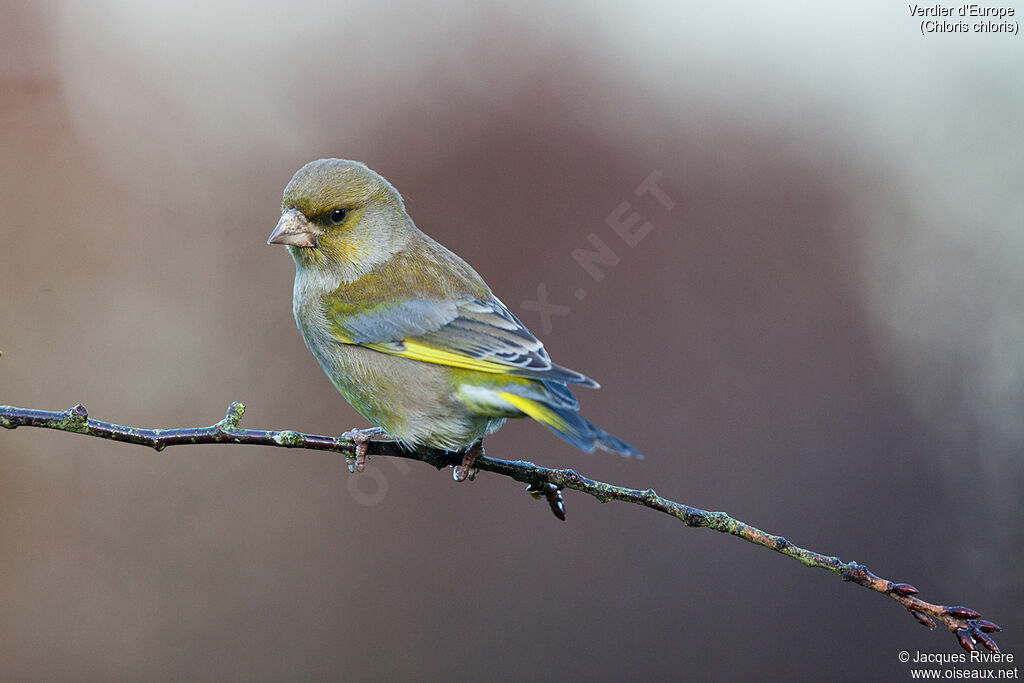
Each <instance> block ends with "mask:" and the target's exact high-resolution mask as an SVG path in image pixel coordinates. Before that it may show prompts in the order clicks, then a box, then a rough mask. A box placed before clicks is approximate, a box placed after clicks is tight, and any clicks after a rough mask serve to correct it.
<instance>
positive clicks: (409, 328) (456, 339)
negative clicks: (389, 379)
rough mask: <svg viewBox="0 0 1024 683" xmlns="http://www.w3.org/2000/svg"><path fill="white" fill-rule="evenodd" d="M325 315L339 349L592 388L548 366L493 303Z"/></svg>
mask: <svg viewBox="0 0 1024 683" xmlns="http://www.w3.org/2000/svg"><path fill="white" fill-rule="evenodd" d="M325 315H326V317H327V321H328V324H329V325H330V327H331V331H332V332H333V333H334V335H335V338H337V339H338V341H340V342H342V343H345V344H358V345H360V346H365V347H366V348H369V349H373V350H374V351H380V352H381V353H387V354H391V355H394V356H400V357H402V358H409V359H412V360H418V361H423V362H426V363H435V364H438V365H447V366H450V367H454V368H462V369H465V370H476V371H479V372H487V373H494V374H504V375H515V376H519V377H533V378H536V379H540V380H551V381H553V382H564V383H572V384H581V385H583V386H588V387H597V386H598V385H597V382H595V381H594V380H592V379H590V378H589V377H586V376H585V375H582V374H580V373H578V372H576V371H574V370H569V369H568V368H563V367H561V366H559V365H555V364H554V363H552V362H551V358H550V357H549V356H548V353H547V351H545V350H544V345H543V344H541V342H540V340H539V339H537V338H536V337H534V336H533V334H531V333H530V331H529V330H528V329H526V326H525V325H523V324H522V323H521V322H519V319H518V318H516V317H515V316H514V315H513V314H512V312H511V311H509V310H508V309H507V308H506V307H505V305H504V304H502V303H501V302H500V301H498V300H497V299H491V300H489V301H481V300H479V299H473V298H468V297H467V298H465V299H460V300H454V301H433V300H426V299H413V300H409V301H400V302H386V303H381V304H377V305H374V306H371V307H370V308H365V307H364V308H362V309H360V310H358V311H356V310H353V308H352V307H350V306H348V305H346V304H338V305H333V306H328V308H327V310H326V311H325ZM566 393H568V391H567V390H566ZM573 400H575V399H573Z"/></svg>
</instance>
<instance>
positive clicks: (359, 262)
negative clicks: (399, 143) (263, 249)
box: [267, 159, 415, 280]
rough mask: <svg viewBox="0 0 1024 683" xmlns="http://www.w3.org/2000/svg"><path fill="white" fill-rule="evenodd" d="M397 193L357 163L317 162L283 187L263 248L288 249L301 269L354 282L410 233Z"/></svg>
mask: <svg viewBox="0 0 1024 683" xmlns="http://www.w3.org/2000/svg"><path fill="white" fill-rule="evenodd" d="M414 229H415V228H413V227H412V223H411V221H410V220H409V217H408V216H407V215H406V213H405V206H404V204H403V203H402V197H401V195H399V194H398V191H397V190H395V188H394V187H392V186H391V183H389V182H388V181H387V180H385V179H384V178H382V177H381V176H380V175H378V174H377V173H374V172H373V171H371V170H370V169H369V168H367V167H366V166H365V165H364V164H361V163H359V162H358V161H348V160H345V159H319V160H317V161H311V162H309V163H308V164H306V165H305V166H303V167H302V168H300V169H299V170H298V172H296V174H295V175H294V176H293V177H292V179H291V182H289V183H288V186H287V187H286V188H285V189H284V198H283V200H282V201H281V219H280V220H279V221H278V222H277V227H275V228H274V231H273V232H272V233H271V234H270V237H269V238H268V239H267V244H283V245H286V246H287V247H288V251H290V252H291V254H292V257H293V258H294V259H295V262H296V263H297V264H298V265H299V267H319V268H335V269H338V270H339V271H340V272H341V273H343V274H344V275H345V276H346V277H345V278H344V279H348V280H351V279H355V278H356V277H358V276H359V275H360V274H362V273H365V272H367V271H369V270H370V269H371V268H372V267H373V266H374V265H376V264H377V263H380V262H382V261H383V260H385V259H387V258H388V257H390V256H391V255H392V254H394V253H395V252H396V251H398V250H399V249H401V247H402V246H403V245H404V243H405V241H406V239H407V238H408V233H409V232H410V230H414Z"/></svg>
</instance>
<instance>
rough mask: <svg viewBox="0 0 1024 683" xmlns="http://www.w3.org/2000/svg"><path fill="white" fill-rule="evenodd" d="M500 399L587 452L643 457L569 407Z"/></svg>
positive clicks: (513, 397) (518, 398) (510, 396)
mask: <svg viewBox="0 0 1024 683" xmlns="http://www.w3.org/2000/svg"><path fill="white" fill-rule="evenodd" d="M501 398H503V399H505V400H506V401H508V402H509V403H511V404H512V405H514V406H515V407H516V408H518V409H519V410H521V411H523V412H524V413H526V414H527V415H528V416H530V417H532V418H533V419H534V420H536V421H537V422H540V423H541V424H542V425H544V426H546V427H549V428H550V429H551V430H552V431H553V432H555V434H558V435H559V436H560V437H562V438H563V439H565V440H566V441H568V442H569V443H571V444H572V445H573V446H576V447H577V448H581V449H583V450H585V451H587V452H588V453H590V452H593V450H594V449H595V448H601V449H604V450H606V451H611V452H612V453H618V454H620V455H623V456H625V457H627V458H628V457H634V458H637V459H638V460H643V457H644V456H643V454H641V453H640V451H638V450H637V449H635V448H633V447H632V446H630V445H629V444H628V443H626V442H625V441H623V440H622V439H620V438H618V437H617V436H612V435H611V434H609V433H608V432H606V431H604V430H603V429H601V428H600V427H597V426H595V425H594V424H593V423H591V422H590V421H589V420H587V419H586V418H584V417H583V416H582V415H580V414H579V413H577V412H576V411H575V410H573V409H572V406H567V405H552V403H554V402H555V401H552V402H547V401H542V400H537V399H534V398H527V397H525V396H519V395H517V394H513V393H509V392H503V393H502V394H501Z"/></svg>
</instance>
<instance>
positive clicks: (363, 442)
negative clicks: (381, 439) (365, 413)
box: [341, 427, 384, 472]
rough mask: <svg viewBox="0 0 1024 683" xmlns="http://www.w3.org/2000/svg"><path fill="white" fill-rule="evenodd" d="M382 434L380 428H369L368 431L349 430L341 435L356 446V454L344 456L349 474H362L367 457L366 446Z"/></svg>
mask: <svg viewBox="0 0 1024 683" xmlns="http://www.w3.org/2000/svg"><path fill="white" fill-rule="evenodd" d="M383 434H384V430H383V429H381V428H380V427H370V428H369V429H350V430H349V431H347V432H345V433H344V434H342V435H341V438H343V439H348V440H349V441H351V442H352V443H354V444H355V445H356V452H355V453H354V454H352V455H346V456H345V462H346V463H348V471H349V472H362V471H363V470H365V469H366V460H367V458H368V457H369V456H368V455H367V454H366V449H367V444H369V443H370V439H371V438H373V437H375V436H382V435H383Z"/></svg>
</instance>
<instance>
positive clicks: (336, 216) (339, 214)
mask: <svg viewBox="0 0 1024 683" xmlns="http://www.w3.org/2000/svg"><path fill="white" fill-rule="evenodd" d="M346 216H348V209H335V210H334V211H331V213H330V215H329V216H328V218H330V220H331V222H332V223H334V224H335V225H337V224H338V223H341V222H342V221H343V220H345V217H346Z"/></svg>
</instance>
